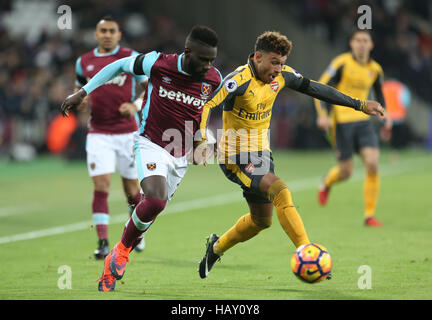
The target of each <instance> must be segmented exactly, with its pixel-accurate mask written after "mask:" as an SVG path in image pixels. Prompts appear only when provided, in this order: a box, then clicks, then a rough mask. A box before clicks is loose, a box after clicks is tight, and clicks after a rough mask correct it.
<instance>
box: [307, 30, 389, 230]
mask: <svg viewBox="0 0 432 320" xmlns="http://www.w3.org/2000/svg"><path fill="white" fill-rule="evenodd" d="M349 45H350V47H351V52H347V53H343V54H341V55H339V56H337V57H336V58H335V59H333V61H332V62H331V63H330V66H329V67H328V68H327V70H326V71H325V72H324V74H323V75H322V76H321V78H320V79H319V81H320V82H321V83H324V84H329V85H332V86H334V87H335V88H336V89H338V90H340V91H341V92H343V93H345V94H348V95H350V96H352V97H355V98H357V99H361V100H364V99H367V97H368V96H369V93H370V90H371V89H373V91H374V93H375V99H376V100H377V101H379V102H380V103H381V105H382V106H384V107H385V102H384V96H383V93H382V90H381V83H382V82H383V77H384V75H383V70H382V68H381V66H380V65H379V64H378V63H377V62H376V61H374V60H373V59H371V58H370V52H371V50H372V49H373V42H372V38H371V35H370V33H369V31H367V30H356V31H355V32H354V33H353V34H352V36H351V40H350V42H349ZM315 107H316V110H317V114H318V117H317V125H318V127H319V128H320V129H322V130H325V131H327V132H328V131H329V130H330V132H331V134H330V136H331V141H332V144H333V147H334V148H335V150H336V157H337V160H338V164H337V165H336V166H335V167H333V168H331V169H330V171H329V172H328V173H327V175H326V176H325V178H324V180H323V183H322V185H321V187H320V190H319V192H318V201H319V203H320V204H321V205H323V206H324V205H326V203H327V201H328V197H329V193H330V189H331V187H332V186H333V185H335V184H336V183H338V182H341V181H344V180H346V179H348V178H349V177H350V176H351V175H352V173H353V154H354V152H358V153H359V155H360V157H361V159H362V161H363V164H364V166H365V169H366V178H365V181H364V188H363V197H364V204H365V211H364V218H365V225H366V226H374V227H380V226H382V223H381V222H380V221H378V220H377V219H376V218H375V217H374V215H375V208H376V205H377V201H378V193H379V185H380V179H379V175H378V160H379V149H378V147H379V141H378V136H377V134H376V133H375V130H374V127H373V124H372V122H371V118H370V116H369V115H367V114H364V113H362V112H358V111H356V110H352V109H348V108H345V107H342V106H340V105H337V104H333V105H330V104H326V103H324V102H322V101H319V100H315ZM391 128H392V121H391V119H390V117H389V116H388V114H387V112H385V123H384V127H383V129H384V130H383V132H385V134H384V136H385V137H387V138H390V134H391Z"/></svg>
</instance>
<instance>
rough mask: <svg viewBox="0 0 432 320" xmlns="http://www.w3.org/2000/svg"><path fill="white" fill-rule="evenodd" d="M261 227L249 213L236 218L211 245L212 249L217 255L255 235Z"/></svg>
mask: <svg viewBox="0 0 432 320" xmlns="http://www.w3.org/2000/svg"><path fill="white" fill-rule="evenodd" d="M270 219H271V217H270ZM263 229H264V228H263V227H260V226H258V225H257V224H256V223H255V222H254V221H253V220H252V216H251V214H250V213H248V214H245V215H244V216H242V217H240V219H238V221H237V223H236V224H235V225H234V226H233V227H232V228H231V229H229V230H228V231H227V232H225V233H224V234H223V235H222V236H221V237H220V238H219V240H218V241H217V242H216V243H215V245H214V246H213V251H214V253H216V254H217V255H222V254H223V253H224V252H225V251H227V250H228V249H229V248H231V247H233V246H234V245H236V244H237V243H239V242H243V241H246V240H249V239H250V238H252V237H254V236H256V235H257V234H258V233H259V232H260V231H261V230H263Z"/></svg>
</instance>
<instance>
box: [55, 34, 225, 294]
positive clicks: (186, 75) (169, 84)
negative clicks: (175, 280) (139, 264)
mask: <svg viewBox="0 0 432 320" xmlns="http://www.w3.org/2000/svg"><path fill="white" fill-rule="evenodd" d="M217 43H218V37H217V35H216V33H215V32H214V31H213V30H211V29H210V28H208V27H204V26H195V27H193V28H192V30H191V31H190V33H189V35H188V37H187V38H186V42H185V50H184V53H182V54H180V55H178V54H164V53H159V52H156V51H152V52H150V53H148V54H140V55H138V56H134V57H128V58H124V59H121V60H118V61H116V62H114V63H111V64H110V65H108V66H106V67H105V68H104V69H102V70H101V71H100V72H99V73H98V74H97V75H95V76H94V77H93V79H92V80H90V81H89V82H88V83H87V85H85V86H84V87H83V88H82V89H81V90H80V91H78V92H76V93H75V94H73V95H71V96H69V97H67V98H66V100H65V101H64V102H63V104H62V111H63V114H64V115H67V114H68V112H69V110H72V109H74V108H76V107H77V106H78V105H79V104H80V103H81V102H82V100H83V99H84V97H85V96H86V95H87V94H90V93H91V92H94V90H95V89H96V88H97V87H98V86H100V85H102V84H103V83H106V82H107V81H109V80H110V79H112V78H113V77H115V76H116V75H118V74H120V73H123V72H126V73H131V74H134V75H139V76H143V75H145V76H147V77H149V84H148V90H147V97H146V104H145V106H144V107H143V110H142V121H141V126H140V130H139V134H138V133H137V134H136V135H135V145H134V152H135V159H136V165H137V168H138V173H139V181H140V185H141V189H142V191H143V193H144V197H143V199H142V200H141V202H140V203H139V204H138V205H137V206H136V207H135V210H134V212H133V214H132V217H131V218H130V219H129V221H128V224H127V226H126V227H125V229H124V231H123V235H122V237H121V240H120V242H118V243H117V245H116V246H115V247H114V248H113V250H112V251H111V253H110V254H108V256H107V257H106V259H105V268H104V271H103V274H102V277H101V278H100V281H99V291H112V290H114V288H115V282H116V280H119V279H121V278H122V277H123V275H124V272H125V267H126V263H127V262H128V261H129V253H130V251H131V250H132V249H133V248H134V247H135V246H136V244H137V241H139V239H140V237H141V236H142V235H143V234H144V232H146V231H147V230H148V228H149V227H150V226H151V224H152V223H153V222H154V220H155V219H156V217H157V216H158V215H159V214H160V213H161V212H162V211H163V210H164V208H165V206H166V205H167V202H169V201H170V200H171V199H172V197H173V195H174V193H175V191H176V189H177V187H178V185H179V184H180V182H181V180H182V179H183V177H184V175H185V174H186V171H187V168H188V155H189V154H190V153H191V152H193V150H192V149H193V140H194V135H195V132H196V131H197V130H198V129H199V124H200V120H201V113H202V110H203V106H204V103H205V101H206V100H207V98H209V97H210V96H211V95H212V94H213V92H214V91H216V90H217V89H218V88H219V86H220V84H221V81H222V76H221V74H220V72H219V71H218V70H217V69H216V68H215V67H213V66H212V64H213V62H214V60H215V59H216V54H217ZM106 112H108V111H106ZM198 150H199V149H198Z"/></svg>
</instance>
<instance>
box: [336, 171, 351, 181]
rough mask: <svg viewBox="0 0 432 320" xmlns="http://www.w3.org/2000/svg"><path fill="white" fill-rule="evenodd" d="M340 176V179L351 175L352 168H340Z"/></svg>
mask: <svg viewBox="0 0 432 320" xmlns="http://www.w3.org/2000/svg"><path fill="white" fill-rule="evenodd" d="M339 174H340V178H341V179H342V180H345V179H348V178H350V177H351V176H352V174H353V169H352V168H341V170H340V173H339Z"/></svg>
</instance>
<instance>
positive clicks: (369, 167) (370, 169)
mask: <svg viewBox="0 0 432 320" xmlns="http://www.w3.org/2000/svg"><path fill="white" fill-rule="evenodd" d="M365 166H366V172H367V173H368V174H377V173H378V163H375V162H371V163H366V164H365Z"/></svg>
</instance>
